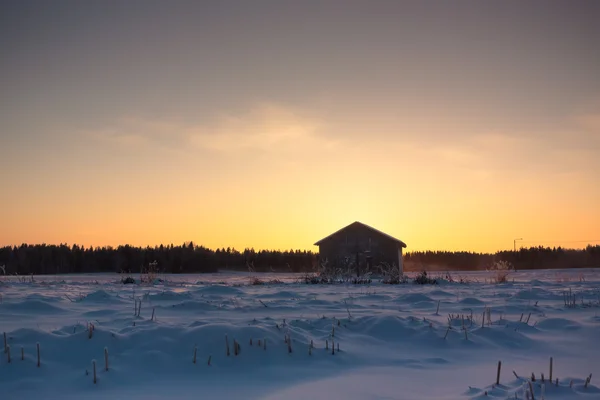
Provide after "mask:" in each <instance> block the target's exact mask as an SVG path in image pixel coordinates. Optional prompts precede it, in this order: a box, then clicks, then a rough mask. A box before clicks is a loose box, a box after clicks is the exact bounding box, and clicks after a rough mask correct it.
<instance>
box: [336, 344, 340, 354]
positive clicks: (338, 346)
mask: <svg viewBox="0 0 600 400" xmlns="http://www.w3.org/2000/svg"><path fill="white" fill-rule="evenodd" d="M337 352H338V353H339V352H340V342H337Z"/></svg>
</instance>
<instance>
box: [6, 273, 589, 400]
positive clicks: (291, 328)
mask: <svg viewBox="0 0 600 400" xmlns="http://www.w3.org/2000/svg"><path fill="white" fill-rule="evenodd" d="M490 274H491V273H463V274H462V276H463V277H465V278H467V279H468V280H470V281H471V283H468V284H459V283H446V282H444V283H442V284H439V285H431V286H429V285H426V286H421V285H414V284H412V283H409V284H405V285H396V286H390V285H383V284H379V283H373V284H371V285H304V284H298V283H295V280H296V279H297V277H298V276H297V275H293V274H287V275H278V274H252V276H253V277H259V278H260V279H262V280H264V281H268V280H269V279H280V280H282V281H284V282H285V283H282V284H274V285H262V286H250V285H248V282H249V275H248V274H240V273H221V274H211V275H177V276H170V275H165V276H161V278H162V279H164V282H161V283H157V284H155V285H123V284H120V283H119V279H120V277H119V276H117V275H114V274H91V275H60V276H44V277H35V278H34V282H21V281H19V280H18V279H17V278H15V277H0V295H1V296H0V302H1V303H0V334H1V333H2V332H6V336H7V342H8V345H10V348H11V359H12V360H11V363H10V364H9V363H8V357H7V354H5V353H2V350H1V349H2V347H1V346H2V343H1V342H0V399H2V400H4V399H34V398H35V399H39V398H40V395H41V396H42V397H41V398H44V399H82V398H86V399H101V398H112V399H166V398H169V399H189V398H220V399H269V400H271V399H290V400H295V399H328V400H331V399H351V400H353V399H415V400H416V399H487V398H492V399H493V398H495V399H509V398H510V399H514V398H515V395H516V397H517V398H519V399H523V398H525V397H524V393H523V390H522V388H523V383H524V382H525V381H526V379H527V378H529V377H531V374H532V372H533V373H535V376H536V381H535V382H533V387H534V390H535V395H536V399H540V398H541V382H540V378H541V373H543V374H544V375H545V379H546V382H545V398H546V399H561V400H572V399H600V389H598V386H596V385H595V383H597V380H598V379H600V376H599V375H600V361H598V360H599V356H600V346H599V345H598V344H599V341H600V271H599V270H591V269H587V270H577V271H565V270H563V271H528V272H518V273H512V274H511V275H510V276H509V279H510V281H511V283H507V284H490V283H488V282H489V280H490V278H491V275H490ZM434 275H435V273H434ZM455 278H456V276H455ZM513 279H514V282H512V280H513ZM222 283H225V284H222ZM568 291H570V292H571V294H573V295H575V299H576V302H575V306H573V307H566V306H565V301H564V296H565V295H564V293H565V292H568ZM135 300H141V304H142V305H141V313H140V316H139V317H137V316H134V302H135ZM438 302H439V313H438V314H436V309H437V306H438ZM486 307H489V308H490V309H491V315H490V317H491V324H488V323H487V319H486V321H484V322H485V323H484V326H483V327H482V319H483V316H484V311H485V309H486ZM153 310H154V313H155V317H156V318H155V319H154V320H152V319H151V316H152V312H153ZM449 314H453V315H454V316H457V315H458V318H454V319H452V320H451V321H450V323H449ZM530 314H531V315H530ZM471 315H472V316H473V317H472V322H471ZM521 315H523V317H521ZM463 318H465V322H464V326H465V329H463ZM486 318H487V317H486ZM527 319H529V321H528V323H526V320H527ZM520 320H521V322H520ZM89 323H91V324H93V325H94V330H93V335H92V338H89V331H88V328H87V326H88V324H89ZM449 324H450V325H451V326H452V329H451V330H449V331H448V326H449ZM333 330H334V331H333ZM465 330H466V333H465ZM332 331H333V332H332ZM332 333H333V337H332ZM446 333H447V337H446V338H445V339H444V336H445V335H446ZM225 335H227V336H228V340H229V345H230V352H231V354H230V356H229V357H228V356H227V355H226V347H225ZM286 335H289V337H290V338H291V350H292V352H291V353H290V352H289V349H288V345H287V344H286V343H285V340H284V338H285V336H286ZM250 339H252V342H253V343H252V346H251V345H250ZM259 339H260V340H261V342H262V341H264V340H265V339H266V341H267V348H266V350H265V349H264V348H263V347H262V346H261V347H259V346H258V345H257V344H258V343H257V342H258V340H259ZM1 340H2V338H0V341H1ZM234 340H237V341H238V342H239V343H240V346H241V351H240V354H239V355H238V356H235V355H234V354H233V341H234ZM311 340H312V341H313V343H314V349H312V351H311V353H312V354H310V355H309V346H310V342H311ZM326 341H327V342H328V346H329V350H325V342H326ZM332 342H333V343H335V349H336V350H337V346H338V344H339V346H340V351H339V353H338V352H337V351H336V352H335V354H334V355H332V354H331V346H332ZM36 343H39V344H40V349H41V366H40V367H39V368H38V367H37V366H36V362H37V357H36ZM261 344H262V343H261ZM105 347H106V348H107V349H108V354H109V371H105V370H104V348H105ZM195 347H196V349H197V350H196V351H197V362H196V364H194V363H193V362H192V359H193V353H194V348H195ZM21 348H23V350H24V354H25V359H24V360H23V361H22V360H21ZM209 357H210V358H211V365H210V366H209V365H208V359H209ZM550 357H553V360H554V365H553V379H556V378H559V386H558V387H556V386H555V385H554V384H552V385H550V384H549V383H548V381H547V379H548V375H549V358H550ZM93 359H95V360H96V363H97V383H96V384H94V383H93V378H92V360H93ZM499 360H501V361H502V370H501V377H500V385H498V386H495V385H494V383H495V381H496V371H497V363H498V361H499ZM513 371H515V372H516V374H517V375H518V376H519V378H516V377H515V375H513ZM590 373H592V374H593V375H592V380H591V383H590V384H589V385H588V387H587V388H584V383H585V378H586V377H587V376H589V374H590ZM571 381H572V387H570V384H571ZM485 392H487V396H486V394H485Z"/></svg>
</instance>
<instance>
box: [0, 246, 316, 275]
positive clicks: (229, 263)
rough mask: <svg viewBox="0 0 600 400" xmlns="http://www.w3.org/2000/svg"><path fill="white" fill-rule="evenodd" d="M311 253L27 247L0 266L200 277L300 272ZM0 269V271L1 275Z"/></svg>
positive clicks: (12, 250) (8, 250)
mask: <svg viewBox="0 0 600 400" xmlns="http://www.w3.org/2000/svg"><path fill="white" fill-rule="evenodd" d="M315 260H316V255H315V254H313V253H312V252H308V251H300V250H296V251H293V250H291V251H272V250H261V251H255V250H254V249H245V250H244V251H238V250H236V249H231V248H227V249H217V250H211V249H208V248H206V247H203V246H197V245H195V244H194V243H193V242H190V243H184V244H182V245H181V246H174V245H172V244H171V245H168V246H163V245H160V246H156V247H133V246H129V245H125V246H119V247H116V248H113V247H95V248H94V247H89V248H85V247H83V246H78V245H73V246H67V245H64V244H61V245H46V244H40V245H28V244H22V245H21V246H18V247H17V246H14V247H11V246H6V247H3V248H0V267H2V266H4V272H5V273H6V274H10V275H13V274H18V275H30V274H34V275H44V274H68V273H91V272H125V273H141V272H146V271H147V270H148V268H153V269H156V272H161V273H204V272H217V271H218V270H220V269H233V270H248V269H249V268H252V269H253V270H255V271H257V272H260V271H286V272H303V271H308V270H310V269H312V267H313V266H314V262H315ZM2 274H3V271H2V270H0V275H2Z"/></svg>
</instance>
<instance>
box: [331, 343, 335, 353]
mask: <svg viewBox="0 0 600 400" xmlns="http://www.w3.org/2000/svg"><path fill="white" fill-rule="evenodd" d="M331 355H332V356H333V355H335V343H333V339H331Z"/></svg>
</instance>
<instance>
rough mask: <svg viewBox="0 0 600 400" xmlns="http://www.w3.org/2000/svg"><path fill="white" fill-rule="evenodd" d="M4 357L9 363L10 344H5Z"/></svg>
mask: <svg viewBox="0 0 600 400" xmlns="http://www.w3.org/2000/svg"><path fill="white" fill-rule="evenodd" d="M6 359H7V361H8V363H9V364H10V345H8V346H6Z"/></svg>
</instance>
